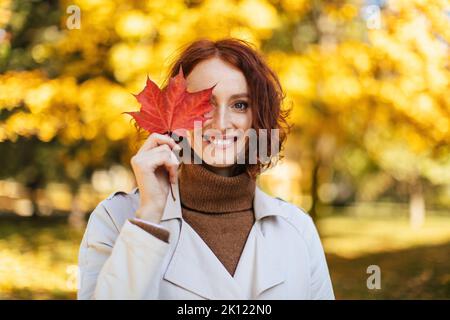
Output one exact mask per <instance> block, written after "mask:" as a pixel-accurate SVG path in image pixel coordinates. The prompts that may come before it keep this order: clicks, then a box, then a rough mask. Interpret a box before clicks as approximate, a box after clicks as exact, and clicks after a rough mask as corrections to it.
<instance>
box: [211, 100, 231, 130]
mask: <svg viewBox="0 0 450 320" xmlns="http://www.w3.org/2000/svg"><path fill="white" fill-rule="evenodd" d="M230 126H231V123H230V115H229V111H228V108H227V106H226V105H224V104H221V105H218V106H216V107H215V108H214V110H213V115H212V124H211V127H212V128H214V129H217V130H220V131H221V132H224V131H225V130H226V129H227V128H230Z"/></svg>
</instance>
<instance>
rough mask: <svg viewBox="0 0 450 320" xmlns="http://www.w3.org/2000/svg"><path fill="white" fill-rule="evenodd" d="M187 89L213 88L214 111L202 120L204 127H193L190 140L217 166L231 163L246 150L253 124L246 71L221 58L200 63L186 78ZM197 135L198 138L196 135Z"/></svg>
mask: <svg viewBox="0 0 450 320" xmlns="http://www.w3.org/2000/svg"><path fill="white" fill-rule="evenodd" d="M186 81H187V90H188V91H189V92H196V91H199V90H204V89H207V88H211V87H212V86H213V85H215V84H217V85H216V86H215V88H214V89H213V91H212V100H211V104H212V105H213V106H214V109H213V111H211V113H210V114H208V117H211V118H210V119H208V120H206V121H205V122H204V123H203V128H202V130H200V129H194V130H191V131H190V134H189V135H188V141H189V144H190V145H191V147H192V149H193V150H194V151H195V153H196V154H197V155H198V156H200V157H201V158H202V159H203V161H204V162H206V163H207V164H209V165H212V166H216V167H229V166H232V165H233V164H235V163H236V161H237V158H238V156H239V155H243V154H244V153H245V146H246V143H245V141H246V139H247V138H246V135H245V134H243V133H245V132H246V130H248V129H250V128H251V125H252V113H251V110H250V106H249V98H248V91H247V82H246V79H245V76H244V74H243V73H242V72H241V71H240V70H239V69H237V68H235V67H234V66H232V65H230V64H227V63H226V62H224V61H222V60H221V59H219V58H216V57H215V58H211V59H208V60H204V61H202V62H200V63H199V64H197V65H196V66H195V67H194V69H193V70H192V71H191V73H190V74H189V76H188V77H187V78H186ZM194 136H195V138H194Z"/></svg>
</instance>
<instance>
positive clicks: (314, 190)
mask: <svg viewBox="0 0 450 320" xmlns="http://www.w3.org/2000/svg"><path fill="white" fill-rule="evenodd" d="M319 169H320V161H319V160H317V161H315V162H314V167H313V170H312V175H311V209H310V210H309V215H310V216H311V218H312V219H313V220H314V222H316V221H317V204H318V202H319V191H318V188H319Z"/></svg>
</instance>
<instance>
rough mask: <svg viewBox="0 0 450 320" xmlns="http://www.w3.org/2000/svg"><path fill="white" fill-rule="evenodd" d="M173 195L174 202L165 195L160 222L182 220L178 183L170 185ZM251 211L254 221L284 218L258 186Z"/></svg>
mask: <svg viewBox="0 0 450 320" xmlns="http://www.w3.org/2000/svg"><path fill="white" fill-rule="evenodd" d="M172 190H173V194H174V196H175V200H173V199H172V195H171V194H170V192H169V194H168V195H167V201H166V206H165V208H164V212H163V215H162V218H161V221H167V220H171V219H176V218H179V219H181V218H182V211H181V202H180V191H179V188H178V183H173V184H172ZM132 192H133V193H134V194H137V193H138V192H139V189H138V188H135V189H134V190H133V191H132ZM253 210H254V213H255V220H256V221H258V220H261V219H262V218H265V217H267V216H281V217H286V212H285V211H284V210H282V208H281V207H280V202H279V200H277V199H275V198H273V197H271V196H269V195H268V194H267V193H265V192H264V191H262V190H261V189H260V188H259V187H258V186H256V188H255V197H254V199H253Z"/></svg>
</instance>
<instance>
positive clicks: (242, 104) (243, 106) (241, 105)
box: [233, 101, 248, 112]
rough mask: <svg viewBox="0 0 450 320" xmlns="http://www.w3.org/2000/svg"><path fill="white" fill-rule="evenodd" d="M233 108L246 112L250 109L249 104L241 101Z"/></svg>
mask: <svg viewBox="0 0 450 320" xmlns="http://www.w3.org/2000/svg"><path fill="white" fill-rule="evenodd" d="M233 108H235V109H236V110H238V111H241V112H244V111H245V110H247V108H248V103H247V102H245V101H239V102H236V103H235V104H234V105H233Z"/></svg>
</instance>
